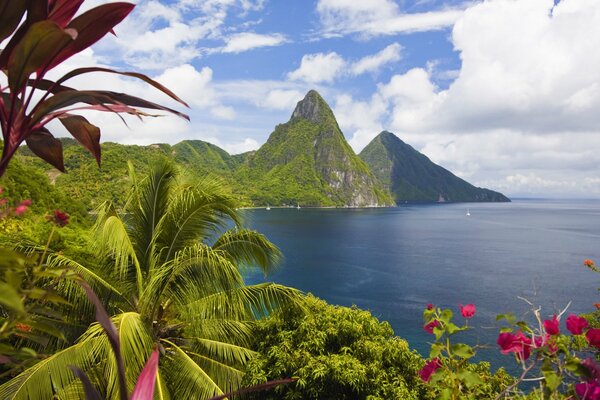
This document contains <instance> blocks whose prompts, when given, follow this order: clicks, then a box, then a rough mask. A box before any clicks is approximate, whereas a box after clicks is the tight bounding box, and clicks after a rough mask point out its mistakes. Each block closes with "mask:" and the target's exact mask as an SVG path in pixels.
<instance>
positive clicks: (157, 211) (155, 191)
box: [127, 160, 176, 267]
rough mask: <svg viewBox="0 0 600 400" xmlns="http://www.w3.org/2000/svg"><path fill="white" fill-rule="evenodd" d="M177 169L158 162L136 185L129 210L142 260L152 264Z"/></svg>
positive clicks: (166, 163)
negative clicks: (151, 260) (157, 236)
mask: <svg viewBox="0 0 600 400" xmlns="http://www.w3.org/2000/svg"><path fill="white" fill-rule="evenodd" d="M175 177H176V170H175V167H174V165H173V164H172V163H170V162H169V161H167V160H162V161H160V162H158V163H156V164H155V165H154V166H153V167H152V170H151V171H150V173H149V174H148V176H147V177H146V178H145V179H143V180H142V181H141V182H139V183H138V184H137V187H136V188H135V189H136V192H135V198H136V200H137V202H135V201H134V202H132V203H131V207H130V208H128V209H127V212H128V213H130V216H131V227H130V228H131V229H130V231H131V235H132V238H133V242H134V244H135V247H136V250H137V254H138V257H139V261H140V263H141V264H142V265H143V266H144V267H148V266H149V265H150V257H151V254H152V252H153V248H154V245H155V240H156V235H157V229H158V225H159V223H160V221H161V219H162V218H164V216H165V214H166V213H167V209H168V208H169V203H170V201H171V190H172V187H173V185H174V184H175Z"/></svg>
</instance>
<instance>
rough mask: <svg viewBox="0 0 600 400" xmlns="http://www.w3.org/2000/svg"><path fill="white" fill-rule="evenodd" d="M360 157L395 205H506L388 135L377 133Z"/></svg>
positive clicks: (495, 195)
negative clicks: (411, 202) (442, 203)
mask: <svg viewBox="0 0 600 400" xmlns="http://www.w3.org/2000/svg"><path fill="white" fill-rule="evenodd" d="M360 157H361V158H362V159H363V160H364V161H365V162H366V163H367V164H368V165H369V167H371V170H372V171H373V173H374V174H375V176H377V178H378V179H379V180H380V181H381V182H382V183H383V185H384V186H385V187H386V188H387V189H389V190H390V191H391V192H392V195H393V196H394V200H395V201H396V202H404V201H423V202H435V201H450V202H503V201H510V200H509V199H508V198H507V197H506V196H504V195H503V194H502V193H498V192H494V191H493V190H489V189H482V188H478V187H475V186H473V185H471V184H470V183H468V182H467V181H465V180H463V179H461V178H459V177H457V176H456V175H454V174H453V173H452V172H450V171H448V170H447V169H445V168H442V167H440V166H439V165H437V164H435V163H433V162H432V161H431V160H430V159H429V158H427V157H426V156H425V155H423V154H421V153H419V152H418V151H417V150H415V149H414V148H412V147H411V146H409V145H408V144H406V143H404V142H403V141H402V140H400V139H399V138H398V137H397V136H396V135H394V134H393V133H391V132H386V131H384V132H381V133H380V134H379V135H378V136H377V137H375V139H373V140H372V141H371V143H369V144H368V145H367V147H365V148H364V149H363V151H362V152H361V153H360Z"/></svg>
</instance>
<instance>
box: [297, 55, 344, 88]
mask: <svg viewBox="0 0 600 400" xmlns="http://www.w3.org/2000/svg"><path fill="white" fill-rule="evenodd" d="M345 67H346V61H345V60H344V59H343V58H342V57H341V56H340V55H339V54H337V53H336V52H330V53H327V54H325V53H316V54H307V55H305V56H303V57H302V61H301V62H300V67H298V69H297V70H295V71H292V72H290V73H289V74H288V79H291V80H301V81H304V82H309V83H319V82H329V83H331V82H333V81H334V80H335V79H336V78H337V77H339V76H340V74H342V73H343V72H344V68H345Z"/></svg>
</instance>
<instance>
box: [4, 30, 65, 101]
mask: <svg viewBox="0 0 600 400" xmlns="http://www.w3.org/2000/svg"><path fill="white" fill-rule="evenodd" d="M70 41H72V37H71V35H69V34H68V33H67V32H65V31H63V30H62V29H60V28H59V26H58V25H56V23H54V22H52V21H42V22H37V23H35V24H33V25H32V26H31V28H29V30H28V31H27V33H26V34H25V36H24V37H23V39H22V40H21V41H20V42H19V44H18V45H17V46H16V47H15V49H14V50H13V52H12V54H11V55H10V58H9V60H8V84H9V86H10V90H11V92H12V93H17V92H18V91H19V90H20V89H21V88H22V86H23V84H25V83H26V81H27V79H28V78H29V75H31V74H32V73H33V72H34V71H36V70H37V69H39V68H41V67H42V66H44V65H46V64H48V63H49V62H50V61H51V60H52V59H53V58H54V57H55V56H56V54H57V49H61V48H63V47H64V46H65V45H66V44H67V43H69V42H70Z"/></svg>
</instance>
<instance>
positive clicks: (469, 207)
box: [244, 199, 600, 366]
mask: <svg viewBox="0 0 600 400" xmlns="http://www.w3.org/2000/svg"><path fill="white" fill-rule="evenodd" d="M467 212H468V213H469V214H470V215H467ZM244 214H245V218H246V224H247V225H248V226H249V227H251V228H252V229H256V230H258V231H259V232H261V233H263V234H265V235H266V236H267V237H268V238H269V239H270V240H271V241H272V242H274V243H275V244H276V245H277V246H279V248H280V249H281V250H282V251H283V254H284V256H285V261H284V263H283V264H282V265H281V268H280V269H279V270H278V271H276V272H275V273H273V274H271V275H270V276H268V277H267V278H266V280H267V281H274V282H278V283H281V284H284V285H288V286H293V287H296V288H298V289H301V290H302V291H305V292H310V293H312V294H314V295H315V296H318V297H320V298H322V299H324V300H326V301H328V302H329V303H332V304H338V305H344V306H350V305H353V304H355V305H357V306H358V307H360V308H362V309H366V310H369V311H370V312H371V313H372V314H373V315H375V316H376V317H378V318H379V319H381V320H385V321H388V322H389V323H390V324H391V326H392V327H393V329H394V331H395V333H396V335H398V336H400V337H403V338H405V339H406V340H408V342H409V344H410V346H411V348H413V349H416V350H417V351H418V352H420V353H421V354H423V355H425V356H427V354H428V352H429V343H430V342H431V341H432V339H433V337H432V336H431V335H428V334H427V333H426V332H425V331H423V328H422V326H423V322H422V321H423V320H422V312H423V309H424V308H425V307H426V305H427V304H428V303H432V304H434V305H436V306H438V307H442V308H446V307H448V308H451V309H452V310H453V311H454V314H455V319H456V322H457V323H459V324H460V323H461V322H462V317H461V316H460V311H459V308H458V305H459V304H468V303H473V304H475V305H476V307H477V313H476V316H475V317H474V318H473V319H472V320H471V321H470V325H472V326H473V327H474V329H473V330H471V331H470V332H468V333H466V334H461V335H462V336H458V337H457V341H465V342H468V343H470V344H479V345H481V346H484V348H482V349H481V350H480V351H479V354H478V359H487V360H490V361H491V362H492V364H493V365H494V366H499V365H504V364H505V363H506V362H508V363H512V361H511V360H510V359H509V356H501V355H500V353H499V351H498V349H497V346H496V344H495V342H496V338H497V335H498V330H499V328H500V326H501V325H500V324H499V323H497V322H496V320H495V317H496V315H497V314H503V313H507V312H513V313H515V314H516V315H517V316H518V317H521V318H523V319H525V320H530V321H531V313H530V311H529V310H530V309H531V306H530V305H528V304H527V303H526V302H525V301H524V300H523V299H526V300H527V301H529V302H531V303H533V304H534V305H536V306H540V307H541V310H542V315H543V316H545V317H550V316H551V315H553V314H554V313H557V312H559V311H560V310H562V309H563V308H564V307H566V306H567V305H569V304H570V305H569V309H568V311H567V313H570V312H574V313H582V312H591V311H593V310H594V309H595V308H594V305H593V304H594V303H596V302H600V296H599V292H598V287H600V275H598V274H596V273H594V272H592V271H590V270H588V269H587V268H586V267H584V266H583V260H584V259H586V258H591V259H593V260H596V261H597V262H600V246H599V244H600V200H525V199H524V200H515V201H513V202H512V203H449V204H418V205H417V204H406V205H402V206H399V207H396V208H380V209H308V208H302V209H278V208H272V209H271V210H265V209H254V210H245V211H244ZM264 280H265V278H264V277H263V276H262V274H258V273H252V274H250V275H248V276H247V282H248V283H257V282H261V281H264ZM561 328H562V329H563V330H564V329H565V328H564V322H563V324H562V325H561Z"/></svg>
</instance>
